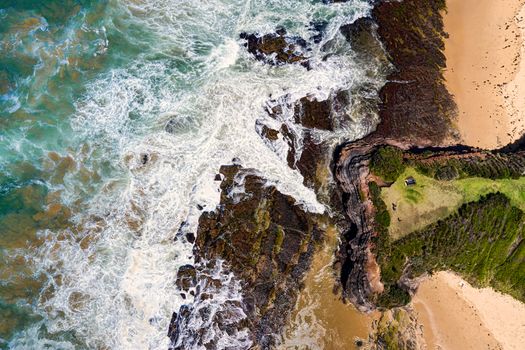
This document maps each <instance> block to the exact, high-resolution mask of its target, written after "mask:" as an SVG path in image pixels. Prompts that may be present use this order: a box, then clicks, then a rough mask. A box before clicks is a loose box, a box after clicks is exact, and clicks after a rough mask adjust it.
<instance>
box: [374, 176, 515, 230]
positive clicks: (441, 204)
mask: <svg viewBox="0 0 525 350" xmlns="http://www.w3.org/2000/svg"><path fill="white" fill-rule="evenodd" d="M408 177H413V178H414V179H415V180H416V184H415V185H413V186H406V185H405V183H404V181H405V179H406V178H408ZM371 191H372V189H371ZM496 192H501V193H503V194H505V196H507V197H508V198H509V200H510V201H511V203H512V205H514V206H516V207H518V208H520V209H522V210H525V177H521V178H517V179H512V178H510V179H496V180H492V179H487V178H482V177H469V178H462V179H458V180H450V181H444V180H436V179H434V178H432V177H429V176H425V175H423V174H421V173H420V172H419V171H417V170H416V169H415V168H412V167H407V168H406V169H405V171H404V172H403V173H402V174H401V175H400V176H399V177H398V179H397V180H396V181H395V182H394V183H393V184H392V185H391V186H390V187H384V188H382V189H381V194H380V196H381V198H382V200H383V201H384V203H386V205H384V206H381V210H384V209H383V207H384V208H386V209H387V210H388V213H389V214H390V216H391V217H392V220H391V224H390V226H389V227H388V232H389V234H390V236H391V238H392V239H394V240H395V239H399V238H401V237H403V236H404V235H406V234H408V233H411V232H413V231H415V230H418V229H422V228H423V227H425V226H426V225H429V224H431V223H433V222H436V221H437V220H439V219H444V218H446V217H447V216H449V215H450V214H452V213H453V212H454V211H455V210H457V209H458V208H459V207H460V206H461V205H462V204H464V203H468V202H473V201H478V200H479V199H480V198H481V197H482V196H484V195H487V194H489V193H496ZM374 204H375V202H374ZM381 210H380V209H378V212H379V211H381Z"/></svg>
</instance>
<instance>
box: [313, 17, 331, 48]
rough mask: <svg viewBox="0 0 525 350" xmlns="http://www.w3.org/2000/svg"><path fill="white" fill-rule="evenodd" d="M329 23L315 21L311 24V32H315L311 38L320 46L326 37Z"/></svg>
mask: <svg viewBox="0 0 525 350" xmlns="http://www.w3.org/2000/svg"><path fill="white" fill-rule="evenodd" d="M327 26H328V22H326V21H314V22H311V23H310V30H311V31H312V32H313V35H312V36H311V37H310V40H312V41H313V42H314V43H316V44H319V43H320V42H321V41H322V40H323V37H324V34H325V31H326V28H327Z"/></svg>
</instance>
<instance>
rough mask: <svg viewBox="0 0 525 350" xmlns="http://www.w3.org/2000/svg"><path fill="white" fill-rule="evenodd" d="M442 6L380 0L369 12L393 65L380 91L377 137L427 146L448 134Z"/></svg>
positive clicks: (452, 111)
mask: <svg viewBox="0 0 525 350" xmlns="http://www.w3.org/2000/svg"><path fill="white" fill-rule="evenodd" d="M443 6H444V1H441V0H440V1H422V0H411V1H388V2H387V1H383V2H380V3H379V4H378V5H377V6H376V7H375V8H374V10H373V18H374V20H375V21H376V23H377V24H378V29H377V32H378V35H379V38H380V39H381V41H382V43H383V45H384V47H385V49H386V51H387V53H388V55H389V56H390V59H391V62H392V63H393V65H394V66H395V68H396V70H395V71H394V72H393V73H391V74H390V75H389V76H388V83H387V84H386V85H385V86H384V87H383V88H382V89H381V92H380V97H381V101H382V105H381V108H380V118H381V123H380V125H379V126H378V128H377V131H376V134H377V136H378V137H383V138H385V137H386V138H396V139H397V140H399V141H402V142H408V143H412V144H414V145H421V146H425V145H429V144H440V143H441V142H443V141H444V140H445V138H446V137H449V136H451V135H452V127H451V121H452V120H453V119H454V118H455V116H456V113H457V108H456V104H455V103H454V100H453V98H452V96H451V94H450V93H449V92H448V91H447V89H446V87H445V84H444V78H443V69H444V68H445V67H446V62H445V55H444V54H443V49H444V42H443V38H444V37H445V35H446V34H445V32H444V29H443V18H442V16H441V13H440V11H441V10H442V9H443Z"/></svg>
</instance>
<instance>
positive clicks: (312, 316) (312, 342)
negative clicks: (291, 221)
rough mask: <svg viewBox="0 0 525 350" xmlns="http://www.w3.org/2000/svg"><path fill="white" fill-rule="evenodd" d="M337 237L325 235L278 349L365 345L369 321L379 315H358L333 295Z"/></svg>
mask: <svg viewBox="0 0 525 350" xmlns="http://www.w3.org/2000/svg"><path fill="white" fill-rule="evenodd" d="M336 234H337V233H336V232H335V230H330V231H329V232H327V236H328V237H327V240H326V242H325V244H324V246H323V247H322V249H321V250H320V251H319V252H317V253H316V255H315V256H314V259H313V261H312V267H311V268H310V270H309V271H308V274H307V276H306V279H305V282H304V283H305V287H304V289H303V291H302V292H301V294H300V295H299V300H298V302H297V304H296V307H295V310H294V311H293V313H292V316H291V321H290V324H289V325H288V327H287V329H286V330H285V332H284V336H283V339H282V341H283V343H282V344H281V345H280V346H279V349H280V350H284V349H287V350H291V349H301V350H306V349H310V350H314V349H325V350H343V349H356V348H357V347H356V346H355V343H356V341H357V340H359V339H360V340H362V341H363V342H364V343H366V340H367V339H368V335H369V333H370V331H371V326H372V321H373V320H374V319H378V318H379V316H380V313H379V312H375V313H371V314H365V313H361V312H360V311H358V310H357V309H356V308H354V307H353V306H352V305H351V304H343V302H342V301H341V298H340V292H339V293H336V294H334V293H333V291H332V290H333V289H332V288H333V286H334V284H335V283H334V282H335V280H334V278H335V277H334V270H333V268H332V262H333V260H332V259H333V256H334V250H335V248H336V244H337V237H336Z"/></svg>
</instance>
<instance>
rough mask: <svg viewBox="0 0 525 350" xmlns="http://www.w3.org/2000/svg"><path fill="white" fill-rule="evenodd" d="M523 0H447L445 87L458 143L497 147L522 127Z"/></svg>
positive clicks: (524, 69)
mask: <svg viewBox="0 0 525 350" xmlns="http://www.w3.org/2000/svg"><path fill="white" fill-rule="evenodd" d="M524 4H525V0H500V1H494V0H447V12H446V13H445V14H444V23H445V31H446V32H447V33H448V34H449V38H448V39H446V40H445V56H446V57H447V69H446V71H445V73H444V76H445V80H446V83H447V88H448V89H449V91H450V92H451V93H452V94H453V95H454V97H455V101H456V103H457V106H458V118H457V120H456V126H457V129H458V131H459V134H460V137H461V142H462V143H464V144H467V145H471V146H477V147H481V148H489V149H493V148H497V147H501V146H504V145H506V144H507V143H509V142H512V141H514V140H516V139H518V138H519V137H521V135H522V133H523V131H524V130H525V99H523V98H520V96H524V93H525V63H523V62H522V58H523V57H525V53H524V52H523V51H524V50H525V48H524V47H523V40H522V39H523V37H525V35H523V31H524V30H525V26H524V24H525V23H524V22H523V18H524V17H523V15H524V14H525V12H524V10H522V8H523V5H524Z"/></svg>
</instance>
